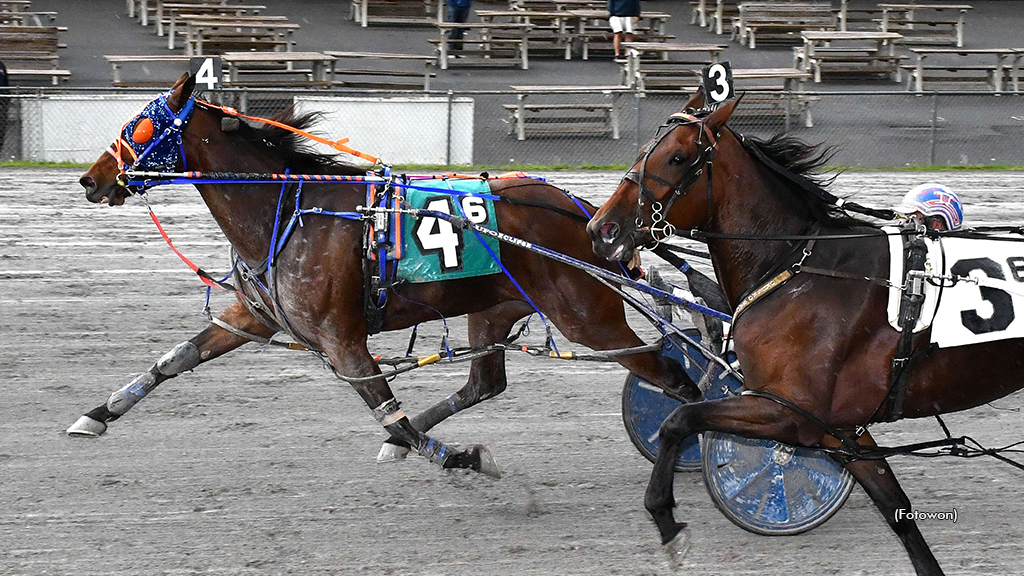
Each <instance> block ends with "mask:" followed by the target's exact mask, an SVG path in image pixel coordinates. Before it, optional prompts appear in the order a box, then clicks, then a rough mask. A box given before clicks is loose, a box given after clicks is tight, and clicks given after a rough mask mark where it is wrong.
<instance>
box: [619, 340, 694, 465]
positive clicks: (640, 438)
mask: <svg viewBox="0 0 1024 576" xmlns="http://www.w3.org/2000/svg"><path fill="white" fill-rule="evenodd" d="M686 334H687V335H688V336H690V337H691V338H693V339H695V340H698V341H699V340H700V333H699V332H697V331H696V330H686ZM684 350H685V352H684ZM661 354H662V356H668V357H669V358H672V359H674V360H676V361H677V362H679V364H680V365H682V367H683V369H684V370H686V373H687V375H689V376H690V378H691V379H692V380H693V381H694V382H700V380H701V378H702V377H703V375H704V370H705V369H706V368H707V364H708V361H707V358H705V357H704V355H703V354H701V352H700V350H698V349H697V348H695V347H693V346H691V345H689V344H687V343H686V342H684V341H682V339H677V338H671V337H670V338H669V339H666V340H665V343H664V345H663V347H662V350H661ZM679 404H680V403H679V401H678V400H676V399H675V398H672V397H671V396H668V395H666V394H665V392H664V391H662V389H661V388H658V387H657V386H655V385H654V384H651V383H650V382H648V381H646V380H644V379H643V378H641V377H639V376H638V375H636V374H634V373H632V372H630V373H629V375H628V376H626V385H625V386H624V387H623V388H622V422H623V424H625V425H626V434H628V435H629V439H630V440H631V441H632V442H633V445H634V446H636V448H637V450H639V451H640V453H641V454H643V455H644V458H647V459H648V460H650V461H651V462H654V460H655V459H656V458H657V457H658V445H659V444H660V441H659V439H658V430H659V429H660V428H661V423H662V422H664V421H665V419H666V418H668V417H669V415H670V414H672V412H673V411H674V410H675V409H676V408H678V407H679ZM697 470H700V442H699V438H698V436H697V435H696V434H694V435H693V436H691V437H690V438H687V439H686V440H685V441H683V446H682V448H681V449H680V452H679V458H677V459H676V471H677V472H694V471H697Z"/></svg>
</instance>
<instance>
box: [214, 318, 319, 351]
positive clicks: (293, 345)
mask: <svg viewBox="0 0 1024 576" xmlns="http://www.w3.org/2000/svg"><path fill="white" fill-rule="evenodd" d="M210 324H213V325H214V326H216V327H218V328H221V329H223V330H227V331H228V332H231V333H232V334H234V335H235V336H238V337H241V338H245V339H246V340H251V341H253V342H256V343H258V344H263V345H268V344H269V345H271V346H280V347H282V348H287V349H289V350H298V351H300V352H309V348H306V347H305V346H303V345H302V344H299V343H297V342H279V341H277V340H274V339H273V338H264V337H263V336H258V335H256V334H253V333H251V332H246V331H245V330H242V329H240V328H235V327H234V326H232V325H231V324H228V323H227V322H225V321H223V320H221V319H220V318H210Z"/></svg>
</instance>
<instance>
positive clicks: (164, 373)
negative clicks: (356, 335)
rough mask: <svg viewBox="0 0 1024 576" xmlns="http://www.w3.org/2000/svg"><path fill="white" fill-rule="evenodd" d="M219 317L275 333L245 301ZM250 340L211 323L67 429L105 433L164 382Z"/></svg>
mask: <svg viewBox="0 0 1024 576" xmlns="http://www.w3.org/2000/svg"><path fill="white" fill-rule="evenodd" d="M218 318H219V319H220V320H221V321H223V322H225V323H227V324H229V325H231V326H233V327H235V328H238V329H239V330H242V331H245V332H249V333H251V334H255V335H257V336H261V337H264V338H269V337H270V336H272V335H273V334H274V331H273V330H271V329H270V328H267V327H266V326H264V325H263V323H262V322H260V321H259V320H257V319H256V318H255V317H254V316H253V315H252V314H250V313H249V311H248V309H246V308H245V306H244V305H242V303H241V302H235V303H233V304H232V305H231V306H229V307H228V308H227V310H225V311H224V313H222V314H221V315H220V316H218ZM246 342H249V340H247V339H245V338H243V337H241V336H237V335H235V334H233V333H231V332H228V331H227V330H225V329H223V328H220V327H218V326H216V325H213V324H211V325H209V326H207V327H206V328H205V329H204V330H203V331H202V332H200V333H199V334H197V335H195V336H194V337H192V338H191V339H190V340H186V341H185V342H182V343H181V344H178V345H177V346H175V347H174V348H172V349H171V350H170V351H169V352H167V353H166V354H164V355H163V356H162V357H161V358H160V359H159V360H157V362H156V363H155V364H153V366H151V367H150V368H149V370H148V371H146V372H143V373H142V374H140V375H139V376H136V377H135V379H134V380H132V381H131V382H129V383H128V384H127V385H125V386H124V387H122V388H121V389H120V390H117V391H116V392H114V393H113V394H111V395H110V397H109V398H108V399H107V401H106V402H104V403H103V404H100V405H99V406H97V407H96V408H93V409H92V410H90V411H89V412H86V413H85V414H84V415H83V416H82V417H80V418H79V419H78V420H77V421H76V422H75V423H74V424H72V425H71V427H70V428H68V429H67V434H68V435H69V436H79V437H92V438H95V437H97V436H101V435H102V434H103V433H104V432H106V431H107V424H108V423H109V422H113V421H114V420H117V419H118V418H120V417H121V416H123V415H124V414H125V413H127V412H128V410H130V409H131V408H132V407H133V406H135V405H136V404H137V403H138V402H139V401H140V400H142V399H143V398H144V397H145V396H146V395H147V394H149V393H150V392H152V391H153V390H154V389H155V388H156V387H157V386H159V385H160V384H162V383H163V382H164V381H166V380H169V379H171V378H174V377H175V376H177V375H178V374H181V373H182V372H187V371H189V370H192V369H193V368H195V367H196V366H198V365H200V364H202V363H203V362H206V361H208V360H213V359H214V358H217V357H218V356H221V355H223V354H225V353H227V352H230V351H232V350H234V349H235V348H238V347H239V346H241V345H242V344H245V343H246Z"/></svg>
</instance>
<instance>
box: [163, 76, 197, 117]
mask: <svg viewBox="0 0 1024 576" xmlns="http://www.w3.org/2000/svg"><path fill="white" fill-rule="evenodd" d="M195 89H196V77H195V76H191V75H189V73H188V72H186V73H184V74H182V75H181V77H180V78H178V81H177V82H175V83H174V86H172V87H171V95H170V96H168V97H167V105H168V106H170V107H171V109H172V110H175V111H178V110H181V109H182V107H183V106H185V102H186V101H188V99H189V97H190V96H192V92H193V91H194V90H195Z"/></svg>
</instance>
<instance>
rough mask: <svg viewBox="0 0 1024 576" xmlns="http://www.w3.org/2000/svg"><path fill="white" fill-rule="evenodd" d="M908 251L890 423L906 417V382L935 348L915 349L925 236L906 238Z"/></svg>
mask: <svg viewBox="0 0 1024 576" xmlns="http://www.w3.org/2000/svg"><path fill="white" fill-rule="evenodd" d="M906 251H907V265H906V270H907V272H906V278H905V279H904V289H903V300H902V302H901V307H900V326H901V328H902V331H901V332H900V340H899V343H898V344H897V346H896V353H895V354H893V358H892V366H891V368H892V370H891V372H890V386H889V394H888V395H887V396H886V405H887V409H886V413H885V420H886V421H887V422H895V421H897V420H899V419H900V418H903V401H904V399H905V398H906V395H907V382H908V381H909V380H910V373H911V369H912V368H913V366H914V364H916V363H917V362H918V361H920V360H921V359H922V358H923V357H925V356H927V355H928V354H930V353H931V352H930V349H931V348H932V347H931V346H929V347H926V348H924V349H923V350H922V351H921V352H920V353H918V354H915V353H914V352H913V348H914V343H913V338H914V327H915V326H916V325H917V320H918V318H920V316H921V306H922V305H923V304H924V285H923V284H924V278H923V277H922V276H920V275H915V274H914V272H922V271H923V270H924V265H925V259H926V258H927V255H928V246H927V245H925V243H924V239H923V238H921V237H920V236H913V237H911V238H909V239H908V240H907V247H906Z"/></svg>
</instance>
